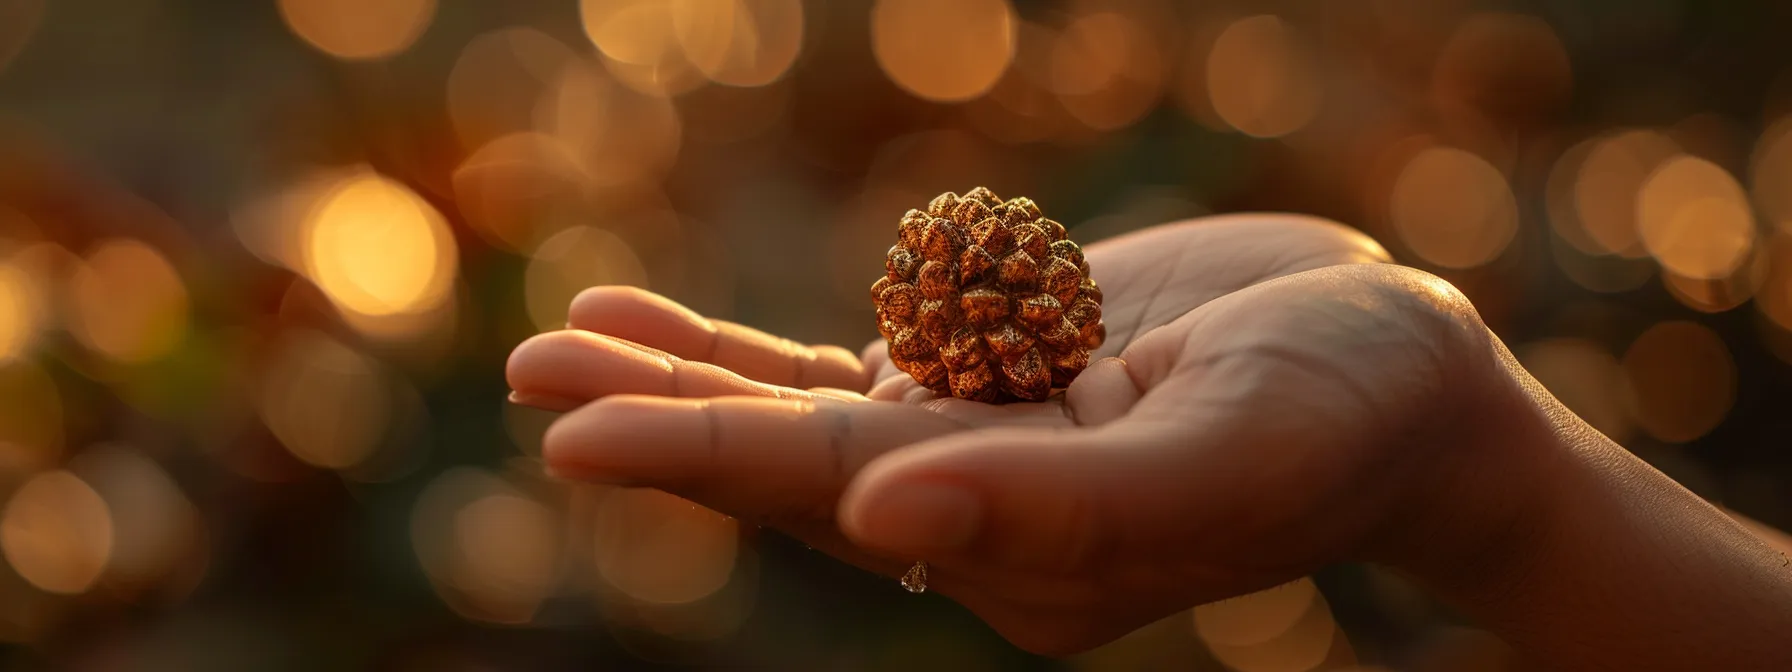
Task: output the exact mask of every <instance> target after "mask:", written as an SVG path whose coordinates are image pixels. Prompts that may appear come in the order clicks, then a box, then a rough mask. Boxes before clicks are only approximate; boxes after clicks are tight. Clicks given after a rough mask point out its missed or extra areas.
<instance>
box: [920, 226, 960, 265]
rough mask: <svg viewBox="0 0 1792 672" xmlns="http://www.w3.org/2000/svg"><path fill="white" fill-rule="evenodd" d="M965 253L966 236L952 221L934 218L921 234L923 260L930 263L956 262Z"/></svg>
mask: <svg viewBox="0 0 1792 672" xmlns="http://www.w3.org/2000/svg"><path fill="white" fill-rule="evenodd" d="M963 252H964V235H963V234H961V233H959V231H958V226H957V225H955V224H953V223H952V222H951V220H948V219H944V218H937V217H936V218H934V219H933V221H932V222H930V223H928V225H927V228H926V229H924V230H923V231H922V232H921V258H922V259H927V260H930V261H956V260H957V259H958V255H959V254H962V253H963Z"/></svg>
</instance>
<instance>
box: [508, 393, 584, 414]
mask: <svg viewBox="0 0 1792 672" xmlns="http://www.w3.org/2000/svg"><path fill="white" fill-rule="evenodd" d="M510 403H513V404H517V405H519V406H531V407H534V408H539V409H542V410H547V411H558V412H566V411H570V410H573V409H575V408H578V407H580V406H584V405H585V402H583V401H580V400H578V399H573V398H571V397H561V396H555V395H552V394H536V393H533V392H511V393H510Z"/></svg>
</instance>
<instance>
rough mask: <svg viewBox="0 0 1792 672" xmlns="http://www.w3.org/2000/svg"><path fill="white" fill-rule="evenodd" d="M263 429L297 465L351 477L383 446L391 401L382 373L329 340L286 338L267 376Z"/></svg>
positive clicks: (306, 336)
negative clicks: (349, 470) (337, 471)
mask: <svg viewBox="0 0 1792 672" xmlns="http://www.w3.org/2000/svg"><path fill="white" fill-rule="evenodd" d="M258 402H259V403H258V406H259V410H260V411H261V418H262V422H265V423H267V426H268V429H269V430H270V431H272V432H273V433H274V436H275V437H276V438H278V439H279V440H280V443H281V444H282V445H285V446H286V449H287V450H289V451H291V452H292V454H293V456H294V457H297V458H299V459H300V460H303V461H304V462H307V463H309V464H313V465H316V466H320V467H326V468H331V469H344V468H348V467H352V466H355V465H357V464H360V463H361V462H363V461H365V460H366V459H367V458H368V456H369V455H371V454H372V453H373V452H374V450H375V449H376V448H377V447H378V446H379V444H380V440H381V439H382V438H383V436H384V432H385V429H386V426H387V423H388V422H389V420H390V418H391V415H392V405H393V404H392V393H391V388H390V386H389V384H388V383H387V382H386V380H385V374H384V372H383V371H382V370H381V369H380V367H379V365H378V364H377V363H375V362H374V361H373V360H370V359H368V358H367V357H366V356H365V355H362V354H361V353H358V352H355V351H354V350H351V349H349V348H348V346H345V345H342V344H341V343H337V342H336V341H334V340H331V339H330V338H329V337H326V336H323V335H322V334H316V333H309V332H297V333H294V334H291V335H289V336H288V337H287V339H286V341H285V342H283V343H282V344H281V346H280V349H279V350H278V351H277V353H276V355H275V359H274V361H273V362H272V364H271V365H270V366H269V368H268V370H267V372H266V373H265V375H264V377H263V380H262V384H261V390H260V396H259V399H258Z"/></svg>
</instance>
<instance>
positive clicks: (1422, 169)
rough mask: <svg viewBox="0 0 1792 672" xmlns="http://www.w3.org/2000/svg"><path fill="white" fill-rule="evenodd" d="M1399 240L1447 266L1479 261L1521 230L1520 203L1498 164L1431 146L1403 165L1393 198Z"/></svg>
mask: <svg viewBox="0 0 1792 672" xmlns="http://www.w3.org/2000/svg"><path fill="white" fill-rule="evenodd" d="M1388 218H1389V220H1390V221H1391V222H1392V223H1393V225H1394V230H1395V231H1396V232H1398V233H1399V235H1400V240H1401V242H1403V243H1406V246H1407V247H1409V248H1412V251H1413V253H1414V254H1417V255H1419V257H1420V258H1422V259H1424V260H1425V261H1428V262H1431V263H1433V264H1437V265H1439V266H1443V267H1446V268H1472V267H1475V266H1480V265H1482V264H1485V263H1487V262H1489V261H1492V260H1493V259H1494V258H1495V257H1498V256H1499V255H1500V253H1501V252H1504V251H1505V249H1506V247H1507V246H1508V245H1510V244H1511V243H1512V238H1513V236H1515V235H1516V234H1517V233H1518V204H1517V202H1516V200H1515V199H1514V198H1513V196H1512V189H1511V188H1510V187H1509V186H1507V184H1506V178H1505V176H1504V175H1501V174H1500V171H1499V169H1497V168H1494V167H1493V166H1492V165H1490V164H1488V163H1487V161H1485V160H1483V159H1482V158H1481V157H1478V156H1475V155H1474V154H1471V153H1469V152H1466V151H1463V150H1460V149H1454V148H1448V147H1432V148H1427V149H1424V150H1421V151H1419V152H1418V153H1417V154H1415V155H1413V157H1412V159H1410V160H1408V161H1407V163H1406V167H1405V168H1403V169H1401V171H1400V176H1399V177H1398V178H1396V179H1395V181H1394V191H1393V195H1392V196H1391V197H1389V199H1388Z"/></svg>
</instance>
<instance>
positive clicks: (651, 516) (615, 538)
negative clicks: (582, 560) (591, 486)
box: [592, 488, 739, 604]
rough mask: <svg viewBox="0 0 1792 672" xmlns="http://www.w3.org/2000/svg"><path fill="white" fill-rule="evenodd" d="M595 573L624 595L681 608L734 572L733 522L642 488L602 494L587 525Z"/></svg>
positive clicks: (723, 582) (713, 589)
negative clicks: (590, 526)
mask: <svg viewBox="0 0 1792 672" xmlns="http://www.w3.org/2000/svg"><path fill="white" fill-rule="evenodd" d="M592 522H593V524H594V525H595V526H596V527H595V531H594V532H593V536H592V546H593V548H594V551H595V554H596V555H595V557H594V559H595V561H596V566H597V571H598V574H599V575H601V576H602V577H603V578H604V580H605V581H606V582H608V583H609V584H610V586H611V587H614V588H615V589H616V590H618V591H620V592H621V593H622V594H624V595H627V596H628V597H630V598H632V599H635V600H639V601H641V602H646V603H649V604H684V603H689V602H695V601H697V600H701V599H703V598H705V597H708V596H709V595H711V594H713V593H715V592H716V591H718V590H721V589H722V587H723V586H724V585H726V584H727V583H728V580H729V577H731V576H733V574H734V561H735V556H736V553H737V552H738V543H739V539H738V536H737V535H738V531H737V524H736V522H735V521H734V519H732V518H729V517H727V516H723V515H722V514H719V513H716V512H714V511H710V510H708V509H705V508H702V507H699V506H697V505H696V504H692V503H690V502H688V501H685V500H683V499H679V498H678V497H674V496H672V495H669V494H666V493H664V492H660V491H658V490H651V489H646V488H619V489H615V490H611V491H610V492H608V493H605V494H604V495H603V499H602V500H601V501H600V502H598V509H597V513H596V515H595V516H594V520H593V521H592Z"/></svg>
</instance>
